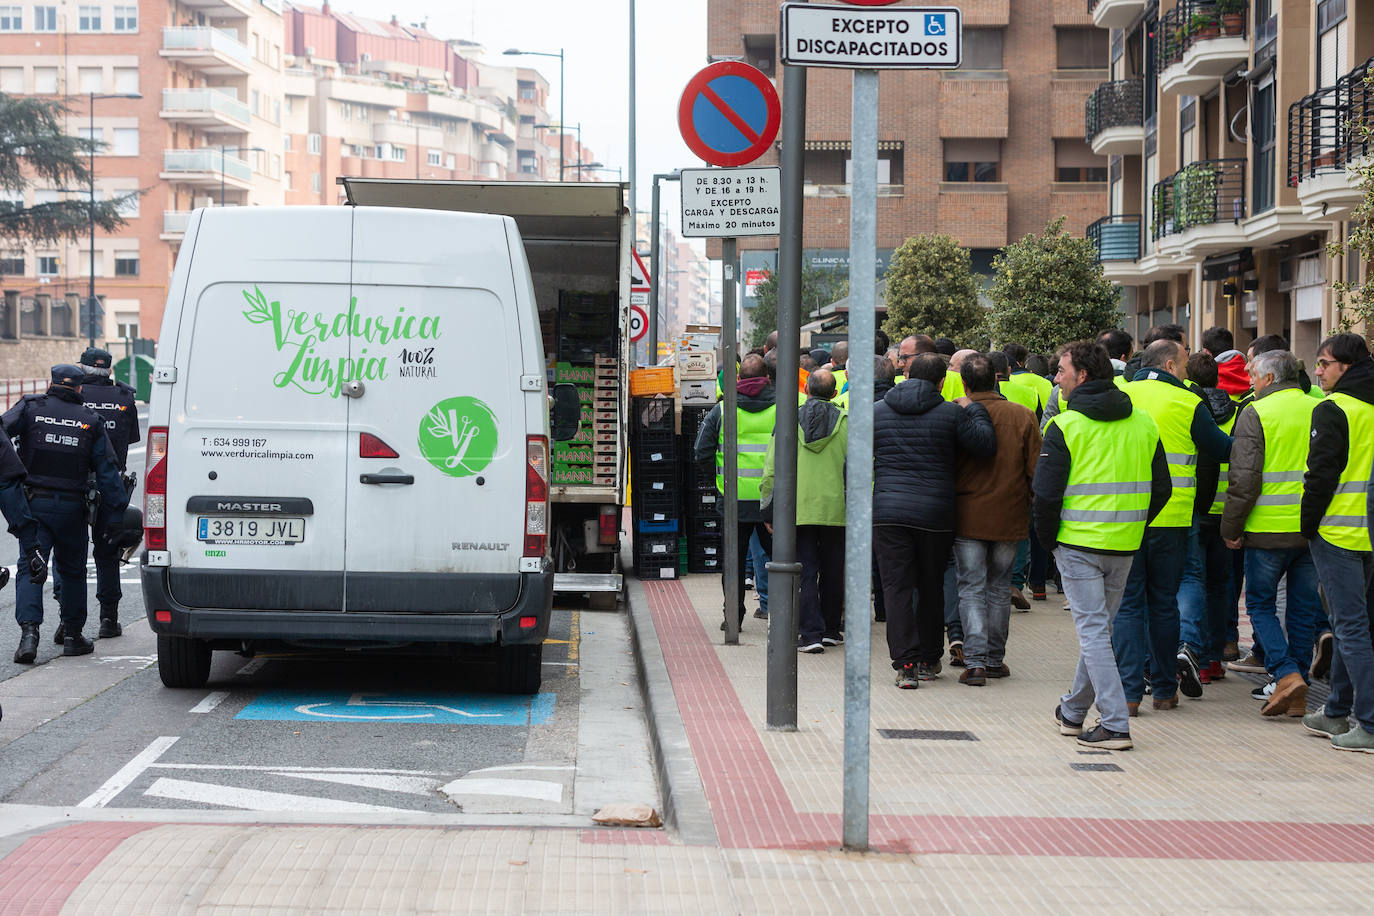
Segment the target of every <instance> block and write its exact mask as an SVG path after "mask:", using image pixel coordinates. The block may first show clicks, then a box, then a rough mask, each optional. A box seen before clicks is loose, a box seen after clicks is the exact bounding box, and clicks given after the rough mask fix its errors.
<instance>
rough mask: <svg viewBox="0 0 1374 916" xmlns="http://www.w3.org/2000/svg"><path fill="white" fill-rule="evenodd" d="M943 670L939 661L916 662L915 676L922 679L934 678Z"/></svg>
mask: <svg viewBox="0 0 1374 916" xmlns="http://www.w3.org/2000/svg"><path fill="white" fill-rule="evenodd" d="M943 670H944V669H943V668H941V667H940V663H939V662H918V663H917V664H916V676H917V677H918V678H920V679H921V680H923V681H933V680H935V679H936V678H937V677H939V676H940V672H941V671H943Z"/></svg>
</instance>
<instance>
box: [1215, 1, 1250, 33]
mask: <svg viewBox="0 0 1374 916" xmlns="http://www.w3.org/2000/svg"><path fill="white" fill-rule="evenodd" d="M1249 5H1250V0H1217V13H1218V14H1219V15H1220V16H1221V34H1223V35H1244V34H1245V11H1246V9H1247V8H1248V7H1249Z"/></svg>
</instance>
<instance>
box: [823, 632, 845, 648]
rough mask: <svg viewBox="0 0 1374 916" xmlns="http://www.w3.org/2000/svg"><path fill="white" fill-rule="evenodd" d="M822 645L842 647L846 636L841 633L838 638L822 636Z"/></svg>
mask: <svg viewBox="0 0 1374 916" xmlns="http://www.w3.org/2000/svg"><path fill="white" fill-rule="evenodd" d="M821 645H823V646H841V645H844V634H843V633H841V634H839V635H838V636H822V637H821Z"/></svg>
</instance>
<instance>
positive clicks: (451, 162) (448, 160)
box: [444, 153, 458, 169]
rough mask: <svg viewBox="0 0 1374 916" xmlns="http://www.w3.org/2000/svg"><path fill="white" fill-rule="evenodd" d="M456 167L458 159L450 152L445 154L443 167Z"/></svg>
mask: <svg viewBox="0 0 1374 916" xmlns="http://www.w3.org/2000/svg"><path fill="white" fill-rule="evenodd" d="M457 167H458V160H457V159H456V158H455V157H454V156H453V154H452V153H450V154H449V155H447V156H445V157H444V168H446V169H452V168H457Z"/></svg>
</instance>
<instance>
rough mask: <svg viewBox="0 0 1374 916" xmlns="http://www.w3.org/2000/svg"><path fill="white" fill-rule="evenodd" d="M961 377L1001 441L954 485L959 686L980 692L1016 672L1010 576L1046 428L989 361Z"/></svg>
mask: <svg viewBox="0 0 1374 916" xmlns="http://www.w3.org/2000/svg"><path fill="white" fill-rule="evenodd" d="M1004 358H1005V357H1004ZM959 373H960V375H962V376H963V380H964V390H965V391H967V392H968V397H969V400H970V401H972V402H973V403H975V404H981V405H982V406H983V407H984V408H985V409H986V410H987V412H988V416H989V417H990V418H991V420H992V429H993V433H994V435H995V436H996V437H997V453H996V455H994V456H993V457H991V458H969V459H966V460H964V461H962V462H961V463H960V465H959V476H958V478H957V480H956V483H955V490H956V492H957V494H958V519H959V520H958V527H957V528H956V530H955V538H954V562H955V567H956V569H957V571H958V576H959V580H958V583H959V584H958V590H959V617H960V620H961V621H962V622H963V630H964V664H965V666H966V667H965V668H964V673H963V674H961V675H959V683H961V684H967V685H969V686H970V687H981V686H983V685H984V684H985V683H987V678H988V677H999V676H1001V677H1005V676H1006V675H1007V674H1008V673H1009V669H1008V668H1007V666H1006V663H1005V655H1006V648H1007V631H1008V629H1009V626H1010V620H1011V607H1010V605H1009V604H1008V603H1007V597H1006V596H1007V574H1008V573H1009V572H1010V570H1011V564H1012V561H1013V560H1015V559H1016V548H1017V546H1018V545H1019V543H1020V541H1021V539H1022V538H1021V533H1022V532H1023V531H1025V530H1027V528H1028V526H1029V525H1030V485H1031V478H1032V477H1034V476H1035V462H1036V459H1037V458H1038V457H1039V455H1040V429H1039V427H1037V426H1036V423H1035V414H1033V413H1032V412H1031V411H1030V410H1028V409H1026V408H1025V407H1022V406H1021V405H1019V404H1013V403H1011V402H1010V401H1008V400H1007V399H1006V398H1005V397H1003V396H1002V395H1000V394H998V393H997V376H996V373H995V372H994V371H993V363H992V360H991V359H990V358H989V357H988V356H984V355H983V354H981V353H977V354H974V355H973V356H968V357H965V359H964V362H963V365H962V366H961V367H960V369H959ZM1007 387H1019V386H1011V385H1008V386H1007Z"/></svg>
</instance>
